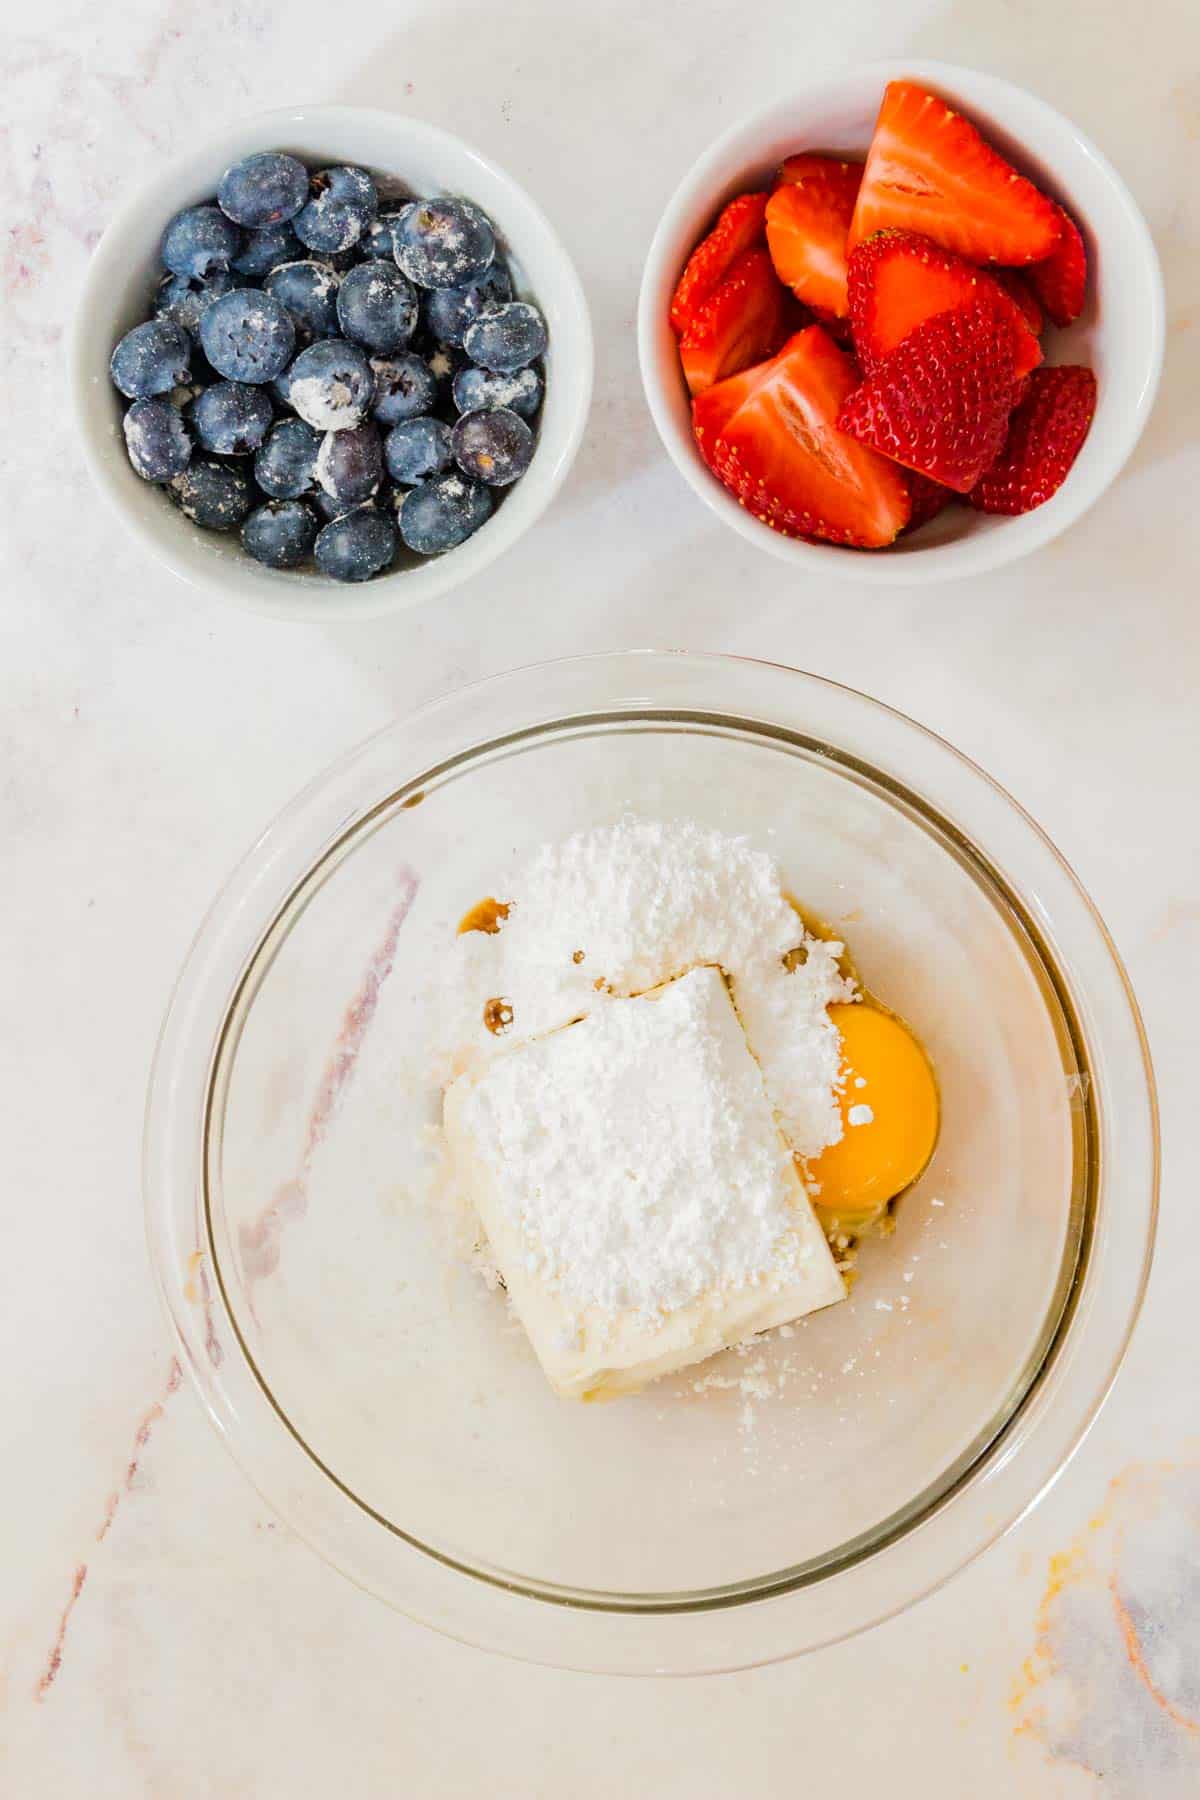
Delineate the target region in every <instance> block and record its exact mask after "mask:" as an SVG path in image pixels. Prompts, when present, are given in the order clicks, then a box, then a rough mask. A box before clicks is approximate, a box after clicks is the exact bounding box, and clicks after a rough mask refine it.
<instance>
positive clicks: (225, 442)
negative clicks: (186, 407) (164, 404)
mask: <svg viewBox="0 0 1200 1800" xmlns="http://www.w3.org/2000/svg"><path fill="white" fill-rule="evenodd" d="M274 417H275V414H274V412H273V411H272V408H271V399H270V396H269V395H268V394H266V393H264V391H263V389H262V388H260V387H246V386H244V384H243V383H242V382H240V381H218V382H217V383H216V384H215V385H214V386H213V387H210V388H205V390H204V392H203V393H202V394H201V395H200V397H199V399H198V400H197V401H196V404H195V405H194V406H193V408H192V425H193V427H194V428H195V432H196V438H197V440H198V442H199V444H200V447H201V449H203V450H211V451H213V452H214V454H215V455H217V456H246V455H248V454H249V452H250V451H251V450H257V449H258V447H259V445H260V444H261V443H262V441H263V439H264V438H265V437H266V435H267V433H268V431H270V429H271V421H272V420H273V419H274Z"/></svg>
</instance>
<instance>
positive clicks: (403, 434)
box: [384, 418, 454, 487]
mask: <svg viewBox="0 0 1200 1800" xmlns="http://www.w3.org/2000/svg"><path fill="white" fill-rule="evenodd" d="M384 456H385V458H386V460H387V469H388V474H389V475H390V476H391V478H392V480H393V481H398V482H399V483H400V484H401V486H402V487H412V486H413V485H414V484H415V483H416V482H418V481H425V480H426V479H427V478H428V477H429V476H430V475H440V474H441V472H442V470H443V469H448V468H449V467H450V464H451V463H452V462H453V460H454V451H453V448H452V446H451V442H450V427H449V426H448V425H443V423H442V421H441V420H440V419H430V418H421V419H404V420H402V421H401V423H400V424H399V425H393V426H392V429H391V430H390V431H389V432H388V434H387V440H386V442H385V444H384Z"/></svg>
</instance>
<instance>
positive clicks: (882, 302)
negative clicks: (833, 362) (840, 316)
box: [849, 231, 1042, 375]
mask: <svg viewBox="0 0 1200 1800" xmlns="http://www.w3.org/2000/svg"><path fill="white" fill-rule="evenodd" d="M849 293H850V319H851V322H852V324H853V326H854V344H855V349H856V350H857V352H858V360H859V362H860V364H861V365H862V369H863V373H864V374H866V375H870V374H872V373H873V371H874V370H875V369H876V368H877V367H878V365H879V364H880V363H881V362H882V360H883V358H884V357H885V356H887V355H889V354H890V353H891V351H893V350H894V349H895V348H896V345H897V344H899V343H900V342H902V340H903V339H904V338H906V337H907V336H908V335H909V333H910V332H911V331H913V330H915V329H916V327H917V326H918V325H920V324H921V323H922V321H923V320H925V319H931V318H932V317H933V316H934V314H935V313H941V312H949V311H950V309H951V308H952V307H958V306H969V305H970V304H971V302H972V301H973V300H976V299H979V298H980V297H981V296H986V297H987V298H988V299H989V300H991V301H993V302H994V303H995V305H996V306H997V307H998V308H999V309H1000V311H1001V312H1002V313H1004V314H1005V315H1006V316H1008V317H1009V318H1010V320H1011V322H1012V324H1013V326H1014V328H1015V334H1016V335H1015V343H1016V346H1017V349H1016V373H1017V374H1018V375H1024V374H1026V373H1027V372H1028V371H1029V370H1030V369H1032V368H1034V367H1035V366H1036V365H1037V364H1038V363H1040V362H1041V360H1042V352H1041V346H1040V345H1039V344H1038V341H1037V338H1036V337H1035V336H1034V335H1033V333H1032V332H1031V331H1030V330H1029V328H1028V325H1027V324H1026V321H1025V315H1024V313H1023V311H1022V310H1021V309H1020V307H1018V306H1017V304H1016V302H1015V301H1014V300H1013V299H1012V298H1011V296H1009V295H1008V294H1007V293H1002V292H1001V290H1000V288H999V287H998V286H997V284H996V282H995V281H994V280H993V279H992V277H991V276H990V275H985V274H984V273H983V271H982V270H981V269H977V268H976V267H975V265H974V263H969V262H964V261H963V259H962V257H961V256H952V255H951V253H950V252H949V250H942V249H941V248H939V246H938V245H937V244H931V243H930V241H929V239H928V238H924V237H919V236H918V235H917V233H916V232H914V231H877V232H876V233H875V235H874V236H873V237H869V238H868V239H867V241H866V242H865V243H864V244H859V245H858V247H857V248H856V249H854V250H852V251H851V253H850V264H849Z"/></svg>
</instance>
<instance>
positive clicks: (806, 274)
mask: <svg viewBox="0 0 1200 1800" xmlns="http://www.w3.org/2000/svg"><path fill="white" fill-rule="evenodd" d="M785 171H790V173H788V174H787V175H786V179H781V182H780V185H779V186H778V187H777V188H776V189H775V192H774V193H773V194H772V195H771V198H770V199H769V200H768V201H767V248H768V249H769V250H770V252H771V261H772V262H773V263H774V264H775V272H776V274H777V275H778V276H779V279H780V281H782V282H783V284H784V286H785V287H790V288H791V290H792V292H793V293H794V294H795V296H796V298H797V299H798V300H803V301H805V302H806V304H807V305H809V306H812V307H815V308H816V309H817V310H818V311H819V312H822V313H827V314H829V315H831V316H832V317H833V318H838V319H844V318H845V317H846V315H847V310H848V309H847V302H846V233H847V231H848V230H849V228H850V220H851V218H852V217H853V216H854V197H855V195H856V194H857V193H858V183H859V177H860V176H861V174H862V165H861V164H859V163H850V162H840V161H838V160H837V159H836V158H834V157H825V156H803V157H802V156H793V157H789V159H788V161H787V162H786V163H785V164H784V165H783V169H782V170H781V171H780V175H781V177H783V176H784V174H785Z"/></svg>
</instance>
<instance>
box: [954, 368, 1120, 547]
mask: <svg viewBox="0 0 1200 1800" xmlns="http://www.w3.org/2000/svg"><path fill="white" fill-rule="evenodd" d="M1095 411H1096V377H1095V375H1094V374H1093V373H1092V371H1091V369H1083V368H1079V367H1072V366H1067V365H1063V366H1061V367H1057V368H1053V369H1035V370H1034V372H1033V374H1032V375H1031V376H1030V377H1029V388H1028V391H1027V393H1026V395H1025V398H1024V399H1023V400H1022V402H1021V404H1020V406H1018V408H1017V410H1016V411H1015V412H1014V413H1013V416H1012V419H1011V421H1010V423H1009V427H1008V437H1007V439H1006V441H1005V444H1004V448H1003V450H1001V452H1000V454H999V456H998V457H997V458H996V460H995V462H993V463H992V465H991V467H990V468H989V469H988V470H987V471H986V473H985V474H984V475H982V476H981V477H980V480H979V482H978V484H977V486H975V487H974V488H972V490H971V492H970V494H969V495H968V496H967V498H968V499H969V500H970V502H971V505H972V506H975V507H978V509H979V511H980V512H989V513H1010V514H1011V513H1025V512H1032V510H1033V508H1034V507H1035V506H1041V505H1042V504H1043V503H1044V502H1045V501H1047V500H1049V498H1050V496H1051V495H1052V494H1056V493H1057V492H1058V490H1059V488H1060V487H1061V486H1062V484H1063V482H1064V481H1065V480H1066V477H1067V472H1068V470H1069V469H1070V467H1071V464H1072V463H1073V462H1074V461H1075V458H1076V457H1077V456H1078V455H1079V451H1080V447H1081V446H1082V444H1083V440H1084V438H1085V437H1086V436H1087V434H1088V429H1089V427H1090V425H1091V423H1092V418H1093V415H1094V414H1095Z"/></svg>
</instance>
